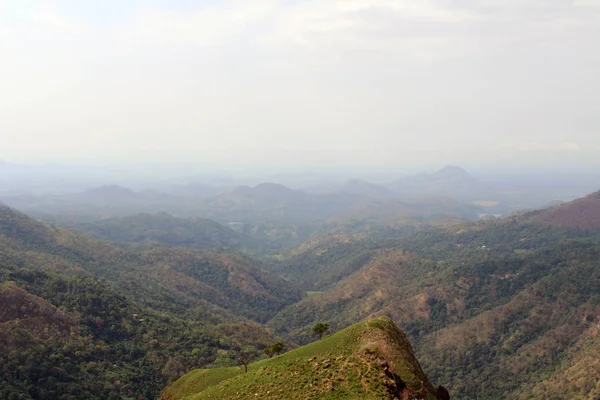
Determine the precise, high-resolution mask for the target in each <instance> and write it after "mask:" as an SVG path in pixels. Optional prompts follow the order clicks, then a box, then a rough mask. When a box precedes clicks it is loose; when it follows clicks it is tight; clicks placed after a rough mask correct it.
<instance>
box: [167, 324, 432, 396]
mask: <svg viewBox="0 0 600 400" xmlns="http://www.w3.org/2000/svg"><path fill="white" fill-rule="evenodd" d="M366 348H372V349H374V352H372V353H367V352H365V349H366ZM385 365H389V366H392V367H393V368H394V371H395V372H394V373H390V372H386V370H385V369H384V367H385ZM243 372H244V371H243V370H241V369H238V370H237V371H235V370H233V369H230V368H229V369H227V368H226V369H221V368H217V369H209V370H196V371H192V372H190V373H189V374H187V375H185V376H183V377H181V378H180V379H179V380H177V381H175V382H174V383H172V384H171V385H169V386H168V387H167V388H166V389H165V391H164V392H163V393H162V394H161V399H162V400H178V399H184V398H191V399H198V400H201V399H221V400H227V399H239V398H244V399H250V398H253V399H254V398H259V399H281V400H283V399H295V398H319V399H382V398H388V397H389V396H390V394H391V393H390V390H391V391H394V390H397V392H396V393H397V395H398V398H406V399H417V398H419V399H431V400H433V399H437V396H436V395H435V392H434V390H433V387H432V386H431V384H430V383H429V381H428V380H427V377H426V376H425V375H424V374H423V372H422V370H421V368H420V366H419V364H418V363H417V361H416V360H415V358H414V356H413V355H412V350H411V347H410V344H409V343H408V341H407V339H406V337H405V336H404V334H403V333H402V331H400V330H399V329H398V328H397V327H396V326H395V325H394V324H393V322H391V321H390V320H389V319H387V318H380V319H374V320H370V321H365V322H361V323H360V324H356V325H354V326H352V327H349V328H347V329H345V330H343V331H340V332H337V333H335V334H333V335H330V336H328V337H326V338H324V339H323V340H319V341H317V342H315V343H312V344H310V345H307V346H303V347H300V348H297V349H294V350H291V351H289V352H287V353H284V354H283V355H281V356H278V357H274V358H269V359H265V360H261V361H258V362H255V363H252V364H250V365H249V366H248V371H247V373H243ZM395 382H403V383H404V384H405V385H406V388H399V387H398V386H396V383H395ZM400 396H404V397H400Z"/></svg>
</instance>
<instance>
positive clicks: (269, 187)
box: [252, 182, 292, 192]
mask: <svg viewBox="0 0 600 400" xmlns="http://www.w3.org/2000/svg"><path fill="white" fill-rule="evenodd" d="M252 189H253V190H255V191H263V192H266V191H277V192H292V189H290V188H289V187H287V186H284V185H282V184H280V183H274V182H263V183H259V184H258V185H256V186H254V187H253V188H252Z"/></svg>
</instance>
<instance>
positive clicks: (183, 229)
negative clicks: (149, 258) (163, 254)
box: [74, 213, 260, 250]
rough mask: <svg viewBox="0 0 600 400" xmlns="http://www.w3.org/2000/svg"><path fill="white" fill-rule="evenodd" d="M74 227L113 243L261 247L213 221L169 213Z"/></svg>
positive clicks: (134, 216)
mask: <svg viewBox="0 0 600 400" xmlns="http://www.w3.org/2000/svg"><path fill="white" fill-rule="evenodd" d="M74 228H75V229H77V230H80V231H83V232H88V233H92V234H94V235H95V236H97V237H99V238H101V239H105V240H110V241H113V242H132V243H133V242H135V243H145V242H146V243H148V242H156V243H162V244H165V245H168V246H183V247H192V248H198V249H219V248H231V249H248V250H255V249H257V248H259V247H260V245H259V243H258V242H257V241H256V240H254V239H253V238H251V237H249V236H245V235H242V234H240V233H239V232H236V231H234V230H233V229H231V228H229V227H226V226H224V225H221V224H219V223H217V222H215V221H212V220H210V219H204V218H195V217H194V218H177V217H174V216H172V215H170V214H167V213H158V214H137V215H132V216H128V217H115V218H109V219H103V220H98V221H94V222H88V223H79V224H75V225H74Z"/></svg>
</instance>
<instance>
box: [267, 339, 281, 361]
mask: <svg viewBox="0 0 600 400" xmlns="http://www.w3.org/2000/svg"><path fill="white" fill-rule="evenodd" d="M282 351H283V342H277V343H273V344H272V345H270V346H268V347H267V348H266V349H265V350H264V353H265V354H266V355H267V356H269V358H272V357H273V356H275V355H279V354H281V352H282Z"/></svg>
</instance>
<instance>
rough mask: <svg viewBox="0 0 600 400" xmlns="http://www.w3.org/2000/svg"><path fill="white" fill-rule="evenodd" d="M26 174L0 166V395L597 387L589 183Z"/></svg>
mask: <svg viewBox="0 0 600 400" xmlns="http://www.w3.org/2000/svg"><path fill="white" fill-rule="evenodd" d="M17 172H18V173H17ZM53 173H56V174H59V175H60V172H56V171H54V172H53ZM62 173H65V172H64V171H63V172H62ZM41 175H42V174H41V173H40V171H35V168H34V167H27V169H26V168H25V167H22V166H19V165H9V164H4V165H0V176H2V178H3V181H4V186H3V188H2V192H1V196H0V200H1V201H2V202H3V203H4V205H1V206H0V282H1V283H0V304H1V307H0V339H1V340H0V360H1V367H0V398H6V399H10V400H14V399H82V398H86V399H155V398H160V399H163V400H167V399H168V400H175V399H187V398H193V399H250V398H253V399H254V398H259V399H295V398H324V399H344V398H356V399H363V398H365V399H367V398H372V399H447V398H452V399H499V398H506V399H550V398H551V399H595V398H598V396H600V386H599V385H598V381H599V377H600V375H599V373H600V341H599V340H600V335H599V334H598V332H599V330H600V325H599V324H600V264H599V260H600V192H594V191H593V190H589V194H586V195H583V196H581V197H579V198H576V199H573V198H574V197H577V196H579V195H580V193H579V192H578V191H577V190H576V189H574V187H573V184H572V185H571V186H569V187H559V185H549V186H548V187H547V188H546V190H540V189H539V187H536V185H535V184H533V183H532V184H531V186H527V185H522V183H521V184H520V185H516V184H515V185H514V186H513V187H508V186H506V185H504V184H498V182H492V181H486V180H485V179H482V178H476V177H474V176H473V175H471V174H470V173H468V172H467V171H465V170H464V169H462V168H460V167H445V168H443V169H441V170H438V171H436V172H432V173H422V174H418V175H409V176H404V177H400V178H398V179H395V180H392V181H389V183H381V184H379V183H373V182H370V181H368V180H365V179H356V178H350V179H345V180H341V181H335V182H332V180H327V179H323V178H319V179H316V180H315V179H314V176H312V175H311V179H310V180H307V181H306V182H305V183H304V184H303V185H301V184H299V183H298V182H299V181H298V180H297V182H296V185H295V186H294V185H290V186H293V188H291V187H288V186H286V185H284V184H282V183H274V182H272V181H269V182H259V183H255V184H251V183H250V184H248V183H244V182H242V183H237V184H236V183H235V182H234V181H232V180H223V181H222V182H217V183H215V182H214V181H210V182H208V180H207V179H204V180H202V179H197V178H194V179H192V178H189V177H188V178H185V179H183V178H179V179H175V178H169V179H167V180H162V181H160V182H159V181H152V180H145V181H143V184H142V183H141V181H140V180H134V179H131V178H129V179H131V180H130V181H128V182H126V181H124V180H120V181H117V182H118V184H115V183H111V181H110V180H111V179H113V178H111V177H106V176H104V177H103V178H102V179H104V181H102V180H101V179H99V178H98V177H95V178H92V177H89V176H88V180H86V179H85V176H84V175H81V176H79V177H77V179H67V178H65V179H63V180H56V179H55V180H45V179H39V176H41ZM36 176H37V177H38V178H36V179H38V180H36V179H34V178H35V177H36ZM28 177H29V179H28ZM281 181H284V179H281ZM61 182H62V184H61ZM153 184H154V187H152V185H153ZM587 184H589V183H588V182H587V181H586V182H583V181H582V182H580V186H579V187H578V190H587V189H588V188H587V186H586V185H587ZM142 186H144V187H142ZM134 188H135V189H134Z"/></svg>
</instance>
